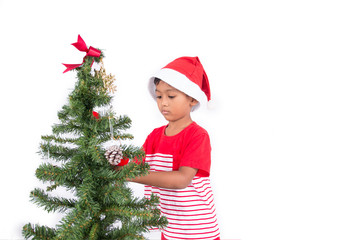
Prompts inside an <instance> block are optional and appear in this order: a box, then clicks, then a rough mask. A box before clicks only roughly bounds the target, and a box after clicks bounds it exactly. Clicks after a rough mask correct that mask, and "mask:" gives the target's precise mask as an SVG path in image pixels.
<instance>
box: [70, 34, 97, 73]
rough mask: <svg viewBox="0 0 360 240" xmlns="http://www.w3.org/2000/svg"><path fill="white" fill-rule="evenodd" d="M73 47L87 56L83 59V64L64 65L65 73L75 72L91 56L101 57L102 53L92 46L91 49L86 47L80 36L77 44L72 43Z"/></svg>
mask: <svg viewBox="0 0 360 240" xmlns="http://www.w3.org/2000/svg"><path fill="white" fill-rule="evenodd" d="M71 45H73V46H74V47H76V48H77V49H78V50H79V51H81V52H86V55H85V57H84V59H83V62H82V63H80V64H66V63H63V65H64V66H65V67H66V70H65V71H64V72H63V73H66V72H67V71H70V70H73V69H75V68H77V67H80V66H81V65H82V64H83V63H84V62H85V58H86V57H88V56H90V57H100V54H101V51H100V50H98V49H96V48H93V47H92V46H90V47H89V48H88V47H87V46H86V43H85V41H84V40H83V39H82V38H81V37H80V34H79V36H78V40H77V42H76V43H72V44H71Z"/></svg>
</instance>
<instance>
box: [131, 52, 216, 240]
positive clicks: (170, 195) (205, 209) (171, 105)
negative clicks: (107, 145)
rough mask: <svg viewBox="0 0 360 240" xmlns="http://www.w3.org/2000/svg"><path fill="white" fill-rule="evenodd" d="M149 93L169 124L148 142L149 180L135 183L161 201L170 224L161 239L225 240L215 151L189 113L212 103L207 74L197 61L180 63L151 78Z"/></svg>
mask: <svg viewBox="0 0 360 240" xmlns="http://www.w3.org/2000/svg"><path fill="white" fill-rule="evenodd" d="M149 90H150V94H151V95H152V96H153V98H154V99H155V100H156V102H157V105H158V108H159V110H160V112H161V113H162V115H163V116H164V117H165V119H166V120H167V121H168V122H169V124H168V125H166V126H163V127H160V128H156V129H155V130H154V131H153V132H152V133H151V134H150V135H149V136H148V137H147V139H146V141H145V144H144V146H143V147H144V150H145V153H146V157H145V161H146V162H147V163H148V164H149V165H150V172H149V174H148V175H146V176H141V177H137V178H135V179H132V180H131V181H132V182H136V183H141V184H145V195H146V196H150V195H151V193H154V194H156V195H158V196H159V197H160V204H159V208H160V210H161V212H162V214H163V215H165V216H166V217H167V219H168V222H169V224H168V226H167V227H166V228H165V229H164V230H163V232H162V239H166V240H170V239H177V240H179V239H202V240H203V239H208V240H218V239H220V232H219V227H218V224H217V218H216V214H215V204H214V197H213V194H212V189H211V186H210V179H209V175H210V164H211V154H210V152H211V146H210V139H209V135H208V133H207V132H206V130H205V129H203V128H202V127H200V126H199V125H197V124H196V123H195V122H193V121H192V119H191V116H190V112H191V111H194V110H196V109H197V108H198V107H199V106H203V105H205V106H206V104H207V101H208V100H210V86H209V82H208V78H207V75H206V73H205V71H204V68H203V66H202V64H201V63H200V60H199V58H198V57H181V58H178V59H175V60H174V61H173V62H171V63H169V64H168V65H167V66H165V67H164V68H162V69H161V70H160V71H159V72H158V73H157V74H155V75H154V76H153V77H152V78H150V82H149Z"/></svg>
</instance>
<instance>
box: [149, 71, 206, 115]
mask: <svg viewBox="0 0 360 240" xmlns="http://www.w3.org/2000/svg"><path fill="white" fill-rule="evenodd" d="M155 78H159V79H161V80H162V81H164V82H166V83H167V84H169V85H171V86H172V87H174V88H176V89H177V90H179V91H181V92H183V93H185V94H186V95H188V96H190V97H192V98H195V99H196V100H197V101H198V102H199V103H198V104H196V105H195V106H194V107H193V108H192V111H194V110H196V109H198V108H199V107H200V106H202V107H203V106H207V97H206V95H205V93H204V92H203V91H202V90H201V89H200V87H199V86H198V85H197V84H196V83H194V82H192V81H191V80H190V79H188V78H187V77H186V76H185V75H184V74H182V73H180V72H178V71H175V70H173V69H170V68H163V69H161V70H160V71H159V72H157V73H156V74H154V76H153V77H151V78H150V80H149V91H150V94H151V96H152V97H153V98H154V99H155V100H156V94H155V89H156V86H155V84H154V79H155Z"/></svg>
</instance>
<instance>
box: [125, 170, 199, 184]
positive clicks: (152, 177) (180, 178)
mask: <svg viewBox="0 0 360 240" xmlns="http://www.w3.org/2000/svg"><path fill="white" fill-rule="evenodd" d="M197 171H198V169H196V168H191V167H180V168H179V170H178V171H171V172H152V171H150V172H149V174H148V175H146V176H141V177H136V178H135V179H129V181H131V182H135V183H142V184H145V185H150V186H154V187H161V188H168V189H183V188H186V187H187V186H189V185H190V183H191V181H192V179H193V178H194V177H195V175H196V173H197Z"/></svg>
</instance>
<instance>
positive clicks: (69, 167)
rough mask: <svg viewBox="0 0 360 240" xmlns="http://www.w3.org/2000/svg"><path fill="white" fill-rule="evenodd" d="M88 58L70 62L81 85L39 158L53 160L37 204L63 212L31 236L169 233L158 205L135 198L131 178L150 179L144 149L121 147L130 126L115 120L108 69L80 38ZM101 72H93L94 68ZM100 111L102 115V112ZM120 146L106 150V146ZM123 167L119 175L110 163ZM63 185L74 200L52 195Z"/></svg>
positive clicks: (26, 230) (28, 231) (44, 170)
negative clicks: (95, 65) (55, 221)
mask: <svg viewBox="0 0 360 240" xmlns="http://www.w3.org/2000/svg"><path fill="white" fill-rule="evenodd" d="M73 45H74V46H75V47H76V48H77V49H78V50H80V51H84V52H86V53H87V54H86V56H85V57H84V61H83V63H81V64H64V65H65V66H66V67H67V70H65V72H66V71H68V70H72V69H75V70H76V71H77V78H78V81H77V83H76V86H75V89H74V90H73V91H72V93H71V94H70V95H69V99H68V104H66V105H64V106H63V107H62V110H61V111H59V112H58V118H59V120H60V123H59V124H55V125H54V126H53V128H52V132H53V134H52V135H49V136H42V140H43V142H42V143H41V144H40V153H41V154H42V155H43V156H44V157H45V158H48V159H47V160H46V161H45V162H44V163H42V164H41V165H40V166H39V167H38V168H37V170H36V177H37V178H38V179H40V180H41V181H43V182H46V183H49V186H48V187H47V189H46V190H42V189H39V188H36V189H34V190H33V191H32V192H31V194H30V195H31V200H32V201H33V202H35V203H36V204H37V205H38V206H41V207H43V208H44V209H45V210H47V211H48V212H51V211H58V212H63V213H65V216H64V217H63V219H62V220H61V221H60V222H59V224H58V225H57V226H56V227H55V228H51V227H47V226H40V225H38V224H36V225H32V224H30V223H29V224H27V225H25V226H24V227H23V235H24V237H25V238H27V239H28V238H32V239H66V240H68V239H81V240H83V239H101V240H103V239H144V237H143V233H145V232H146V231H147V230H148V228H152V227H157V228H163V227H165V225H166V224H167V220H166V218H164V217H162V216H161V215H160V211H159V210H158V209H157V204H158V199H157V198H156V197H154V196H152V197H151V198H148V199H147V198H141V199H140V198H135V197H133V195H132V191H131V189H130V188H129V187H128V186H127V185H126V180H127V179H129V178H134V177H136V176H140V175H145V174H147V172H148V170H149V167H148V165H147V164H146V163H144V162H142V161H137V162H136V161H130V163H128V164H126V165H125V163H127V161H128V159H142V157H143V154H144V153H143V151H142V149H141V148H139V147H135V146H133V145H129V144H122V143H123V142H124V141H126V140H129V139H132V138H133V136H132V135H130V134H127V133H125V132H124V131H125V130H126V129H128V128H129V127H130V125H131V120H130V118H128V117H127V116H119V117H117V116H116V115H115V113H114V112H113V110H112V108H111V100H112V96H111V92H113V91H114V90H115V86H114V84H113V82H114V80H115V79H114V77H113V76H112V75H107V74H106V72H105V69H104V68H103V64H102V58H103V57H104V56H103V53H102V52H101V51H100V50H98V49H95V48H93V47H90V48H87V46H86V44H85V42H84V41H83V40H82V39H81V37H80V35H79V37H78V42H77V43H74V44H73ZM94 61H95V62H97V63H99V64H100V66H101V68H100V70H97V71H94V73H92V71H91V69H92V67H91V66H92V64H93V62H94ZM94 108H102V109H104V111H102V112H100V113H97V112H95V111H94ZM120 140H121V144H118V145H117V146H116V145H115V146H112V147H110V148H108V149H106V148H105V147H104V144H105V145H106V143H109V142H111V141H116V142H117V143H119V142H120ZM109 162H112V163H115V164H116V163H118V162H120V164H119V165H125V166H123V167H122V168H121V169H120V170H114V167H113V166H112V165H111V164H110V163H109ZM58 187H64V188H66V189H67V190H68V191H71V192H73V194H74V197H73V198H71V199H68V198H64V197H61V196H56V197H55V196H51V195H50V192H52V191H55V190H56V189H57V188H58Z"/></svg>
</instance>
